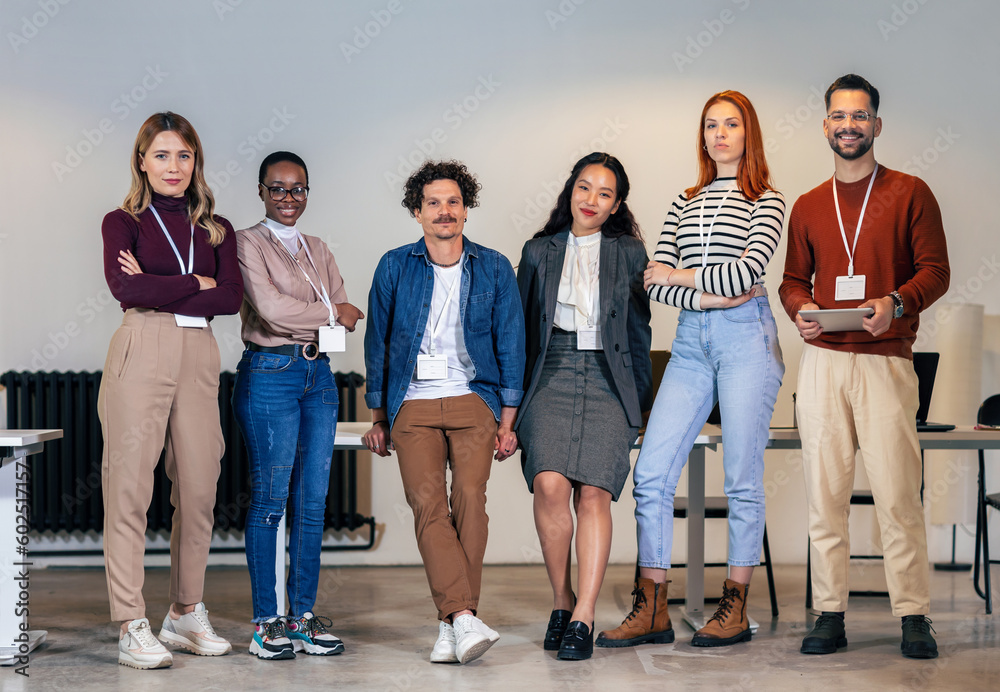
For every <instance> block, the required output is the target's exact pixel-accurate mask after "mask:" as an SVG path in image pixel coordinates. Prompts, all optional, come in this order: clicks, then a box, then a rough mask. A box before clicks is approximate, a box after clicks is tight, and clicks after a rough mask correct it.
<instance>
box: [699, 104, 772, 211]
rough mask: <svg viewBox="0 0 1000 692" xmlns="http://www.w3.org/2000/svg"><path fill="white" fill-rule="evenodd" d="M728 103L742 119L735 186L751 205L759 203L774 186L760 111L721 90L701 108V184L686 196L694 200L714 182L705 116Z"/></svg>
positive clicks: (715, 169)
mask: <svg viewBox="0 0 1000 692" xmlns="http://www.w3.org/2000/svg"><path fill="white" fill-rule="evenodd" d="M720 101H725V102H727V103H731V104H733V105H734V106H736V108H737V109H739V111H740V115H742V116H743V130H744V133H745V134H744V139H743V158H741V159H740V164H739V167H738V168H737V171H736V185H737V186H738V187H739V189H740V192H741V193H743V196H744V197H746V198H747V199H748V200H750V201H751V202H756V201H757V200H758V199H759V198H760V196H761V195H762V194H764V193H765V192H767V191H768V190H772V189H774V188H773V187H772V186H771V173H770V171H768V169H767V159H766V158H765V157H764V137H763V135H761V131H760V123H759V122H758V121H757V111H755V110H754V109H753V104H752V103H750V99H748V98H747V97H746V96H744V95H743V94H741V93H740V92H738V91H732V90H727V91H720V92H719V93H718V94H715V95H714V96H712V98H710V99H708V101H707V102H706V103H705V107H704V108H702V109H701V120H700V121H699V122H698V182H697V183H696V184H695V185H694V187H689V188H688V189H686V190H685V191H684V196H685V197H686V198H687V199H691V198H692V197H694V196H695V195H696V194H698V192H699V190H701V189H702V188H703V187H705V186H706V185H708V184H709V183H711V182H712V181H713V180H715V178H716V176H717V175H718V169H717V168H716V166H715V161H713V160H712V157H711V156H709V155H708V149H706V148H705V116H706V114H707V113H708V109H709V108H711V107H712V106H714V105H715V104H717V103H719V102H720Z"/></svg>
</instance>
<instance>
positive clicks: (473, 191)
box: [402, 160, 483, 216]
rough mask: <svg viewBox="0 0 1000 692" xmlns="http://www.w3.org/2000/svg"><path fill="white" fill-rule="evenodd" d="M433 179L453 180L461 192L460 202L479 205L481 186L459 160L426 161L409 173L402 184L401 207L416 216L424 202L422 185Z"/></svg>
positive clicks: (466, 204) (468, 206)
mask: <svg viewBox="0 0 1000 692" xmlns="http://www.w3.org/2000/svg"><path fill="white" fill-rule="evenodd" d="M435 180H454V181H455V182H456V183H457V184H458V189H459V190H460V191H461V192H462V204H464V205H465V206H466V207H467V208H469V209H472V208H473V207H477V206H479V199H478V196H479V191H480V190H481V189H483V186H482V185H480V184H479V181H478V180H476V176H474V175H472V173H469V169H468V168H466V167H465V164H464V163H461V162H460V161H454V160H452V161H426V162H424V165H423V166H421V167H420V168H419V169H418V170H417V171H415V172H414V173H413V175H411V176H410V177H409V178H408V179H407V181H406V184H405V185H404V186H403V202H402V204H403V208H404V209H406V210H407V211H408V212H410V216H416V213H417V212H418V211H420V207H421V205H422V204H423V202H424V185H427V184H428V183H433V182H434V181H435Z"/></svg>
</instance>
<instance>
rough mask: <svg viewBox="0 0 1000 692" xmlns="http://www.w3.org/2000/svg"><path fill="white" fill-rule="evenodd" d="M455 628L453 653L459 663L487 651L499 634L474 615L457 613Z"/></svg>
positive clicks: (466, 661) (477, 656) (475, 657)
mask: <svg viewBox="0 0 1000 692" xmlns="http://www.w3.org/2000/svg"><path fill="white" fill-rule="evenodd" d="M452 626H453V627H454V628H455V655H456V656H457V657H458V662H459V663H468V662H470V661H475V660H476V659H477V658H479V657H480V656H482V655H483V654H485V653H486V652H487V651H489V648H490V647H491V646H493V645H494V644H496V643H497V641H498V640H499V639H500V635H499V634H498V633H497V632H496V631H495V630H493V629H491V628H490V627H489V626H487V625H486V623H485V622H483V621H482V620H480V619H479V618H477V617H476V616H475V615H459V616H458V617H457V618H455V623H454V624H453V625H452Z"/></svg>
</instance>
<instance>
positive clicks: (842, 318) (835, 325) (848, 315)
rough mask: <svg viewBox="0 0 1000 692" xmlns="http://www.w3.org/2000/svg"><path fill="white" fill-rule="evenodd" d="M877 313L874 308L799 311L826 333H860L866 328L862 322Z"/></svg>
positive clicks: (803, 316)
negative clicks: (817, 323)
mask: <svg viewBox="0 0 1000 692" xmlns="http://www.w3.org/2000/svg"><path fill="white" fill-rule="evenodd" d="M874 312H875V309H874V308H847V309H843V310H799V314H800V315H802V319H804V320H807V321H809V322H819V324H820V326H821V327H823V331H824V332H860V331H861V330H863V329H864V328H865V327H864V325H863V324H862V322H861V320H862V318H864V317H868V316H869V315H871V314H872V313H874Z"/></svg>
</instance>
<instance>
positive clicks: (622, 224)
mask: <svg viewBox="0 0 1000 692" xmlns="http://www.w3.org/2000/svg"><path fill="white" fill-rule="evenodd" d="M593 164H597V165H599V166H604V167H605V168H607V169H608V170H609V171H611V172H612V173H614V174H615V180H616V182H617V186H618V190H617V193H618V199H617V201H618V202H619V204H618V211H616V212H615V213H614V214H612V215H611V216H609V217H608V220H607V221H606V222H605V223H604V225H603V226H602V227H601V233H603V234H604V235H606V236H608V237H609V238H618V237H620V236H623V235H630V236H632V237H633V238H638V239H639V240H642V231H641V230H640V229H639V222H638V221H636V220H635V217H634V216H632V210H630V209H629V208H628V205H627V204H626V203H625V200H626V199H627V198H628V193H629V182H628V176H627V175H625V167H624V166H622V162H621V161H619V160H618V159H616V158H615V157H614V156H612V155H611V154H605V153H603V152H599V151H595V152H594V153H592V154H588V155H587V156H584V157H583V158H582V159H580V160H579V161H577V162H576V164H575V165H574V166H573V171H572V172H571V173H570V174H569V178H568V179H567V180H566V184H565V185H564V186H563V189H562V192H560V193H559V196H558V197H557V198H556V206H555V208H554V209H553V210H552V213H551V214H550V215H549V220H548V221H546V222H545V225H544V226H542V229H541V230H540V231H538V233H536V234H535V235H534V236H532V237H533V238H544V237H545V236H548V235H555V234H556V233H559V232H560V231H563V230H565V229H566V228H567V227H569V226H570V224H572V223H573V213H572V212H571V211H570V198H571V197H572V196H573V188H574V186H575V185H576V179H577V178H579V177H580V174H581V173H583V169H584V168H586V167H587V166H590V165H593Z"/></svg>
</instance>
